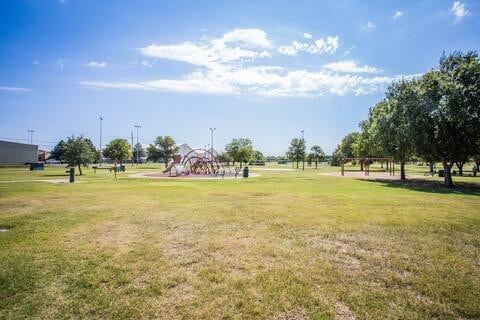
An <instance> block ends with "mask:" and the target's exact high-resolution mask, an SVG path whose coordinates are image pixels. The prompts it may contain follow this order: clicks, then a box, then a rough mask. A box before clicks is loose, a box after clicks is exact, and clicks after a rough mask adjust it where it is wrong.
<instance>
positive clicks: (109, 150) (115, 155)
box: [103, 139, 132, 163]
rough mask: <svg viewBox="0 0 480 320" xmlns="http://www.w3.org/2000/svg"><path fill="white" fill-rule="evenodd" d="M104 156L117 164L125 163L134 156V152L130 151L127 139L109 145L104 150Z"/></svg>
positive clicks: (114, 141) (117, 140)
mask: <svg viewBox="0 0 480 320" xmlns="http://www.w3.org/2000/svg"><path fill="white" fill-rule="evenodd" d="M103 155H104V156H105V157H107V158H110V159H112V160H114V161H115V162H120V163H123V161H124V160H125V159H128V158H130V157H131V156H132V152H131V150H130V144H129V143H128V141H127V140H126V139H115V140H112V141H111V142H110V143H109V144H107V146H106V147H105V149H104V150H103Z"/></svg>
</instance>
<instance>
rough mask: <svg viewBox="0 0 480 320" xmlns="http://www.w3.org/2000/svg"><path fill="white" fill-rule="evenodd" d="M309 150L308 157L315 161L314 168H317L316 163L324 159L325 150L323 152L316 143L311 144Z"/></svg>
mask: <svg viewBox="0 0 480 320" xmlns="http://www.w3.org/2000/svg"><path fill="white" fill-rule="evenodd" d="M310 151H311V153H310V157H309V158H310V159H311V161H313V162H315V169H318V163H319V162H322V161H324V160H325V152H323V149H322V147H320V146H319V145H317V144H316V145H313V146H312V147H311V148H310Z"/></svg>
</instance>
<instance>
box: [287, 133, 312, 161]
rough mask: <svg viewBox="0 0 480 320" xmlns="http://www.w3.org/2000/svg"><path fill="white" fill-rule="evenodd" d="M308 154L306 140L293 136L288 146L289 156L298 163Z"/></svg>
mask: <svg viewBox="0 0 480 320" xmlns="http://www.w3.org/2000/svg"><path fill="white" fill-rule="evenodd" d="M306 155H307V147H306V146H305V140H304V139H299V138H293V139H292V141H291V142H290V146H289V147H288V151H287V157H288V159H290V160H291V161H292V162H296V163H297V168H298V163H299V162H300V161H302V160H305V157H306Z"/></svg>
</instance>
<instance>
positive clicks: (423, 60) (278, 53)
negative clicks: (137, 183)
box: [0, 0, 480, 155]
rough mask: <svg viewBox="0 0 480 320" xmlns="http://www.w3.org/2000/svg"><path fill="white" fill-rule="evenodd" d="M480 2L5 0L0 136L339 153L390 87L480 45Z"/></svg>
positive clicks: (0, 32) (46, 143) (0, 30)
mask: <svg viewBox="0 0 480 320" xmlns="http://www.w3.org/2000/svg"><path fill="white" fill-rule="evenodd" d="M479 14H480V2H479V1H474V0H465V1H464V0H461V1H446V0H445V1H443V0H423V1H422V0H420V1H394V0H392V1H360V0H359V1H339V0H337V1H313V0H312V1H301V0H296V1H278V0H277V1H203V2H201V1H169V2H167V1H154V0H151V1H141V0H138V1H113V0H112V1H107V0H104V1H93V0H91V1H90V0H63V1H59V0H24V1H22V0H12V1H10V0H3V1H1V2H0V21H1V26H0V43H1V45H0V70H1V72H0V139H5V138H9V139H19V141H22V140H21V139H27V138H28V134H27V130H28V129H33V130H35V133H34V142H36V143H38V144H40V145H41V146H43V147H44V148H48V147H51V146H52V145H53V144H54V142H56V141H58V140H59V139H61V138H65V137H66V136H69V135H72V134H74V135H79V134H84V135H85V136H88V137H90V138H91V139H92V140H93V141H94V142H95V143H97V144H98V140H99V139H98V138H99V133H98V131H99V129H98V126H99V121H98V117H99V116H100V115H102V116H103V117H104V118H105V121H104V123H103V124H104V136H103V140H104V142H108V141H109V140H111V139H113V138H116V137H125V138H126V137H129V136H130V134H131V132H132V131H133V129H134V128H133V126H134V125H135V124H139V125H141V126H142V128H141V130H140V140H141V141H142V142H143V143H150V142H152V141H153V139H154V137H156V136H158V135H171V136H173V137H174V138H175V139H176V141H177V142H186V143H188V144H190V145H192V146H204V145H206V144H208V143H209V141H210V140H209V139H210V132H209V128H210V127H216V128H217V131H216V134H215V146H216V147H217V148H218V146H219V145H220V146H221V147H223V146H224V145H225V144H226V143H227V142H229V141H230V140H231V139H232V138H235V137H248V138H251V139H252V140H253V142H254V146H255V148H257V149H259V150H261V151H262V152H264V153H265V154H268V155H280V154H283V153H284V152H285V151H286V149H287V147H288V144H289V141H290V139H292V138H293V137H298V136H299V135H300V130H302V129H304V130H305V138H306V140H307V144H308V145H309V146H311V145H313V144H319V145H321V146H322V147H323V148H324V150H325V151H327V152H328V153H331V152H332V151H333V149H334V147H335V145H336V144H337V143H338V141H339V140H340V139H341V138H342V137H343V136H344V135H345V134H347V133H349V132H351V131H354V130H356V129H357V128H358V123H359V121H361V120H362V119H364V118H365V116H366V114H367V112H368V109H369V107H371V106H373V105H374V104H375V103H376V102H378V101H379V100H381V99H382V96H383V92H384V89H385V86H386V85H388V83H390V82H391V81H393V80H395V79H399V78H401V77H411V76H415V75H419V74H421V73H423V72H425V71H426V70H428V69H430V68H432V67H435V66H436V65H437V63H438V60H439V57H440V56H441V54H442V52H444V51H445V52H446V53H450V52H453V51H454V50H464V51H465V50H479V47H480V31H478V30H480V22H479V21H480V19H479V18H478V15H479Z"/></svg>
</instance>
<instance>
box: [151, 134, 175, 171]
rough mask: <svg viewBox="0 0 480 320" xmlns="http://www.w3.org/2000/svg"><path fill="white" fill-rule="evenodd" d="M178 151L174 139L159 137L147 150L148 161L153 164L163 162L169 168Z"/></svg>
mask: <svg viewBox="0 0 480 320" xmlns="http://www.w3.org/2000/svg"><path fill="white" fill-rule="evenodd" d="M177 151H178V147H177V145H176V144H175V140H173V138H172V137H170V136H159V137H157V138H156V139H155V142H154V143H153V144H150V146H149V147H148V148H147V153H148V160H149V161H153V162H159V161H163V162H164V163H165V166H167V165H168V162H169V161H170V160H171V159H173V157H174V155H175V153H176V152H177Z"/></svg>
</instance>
